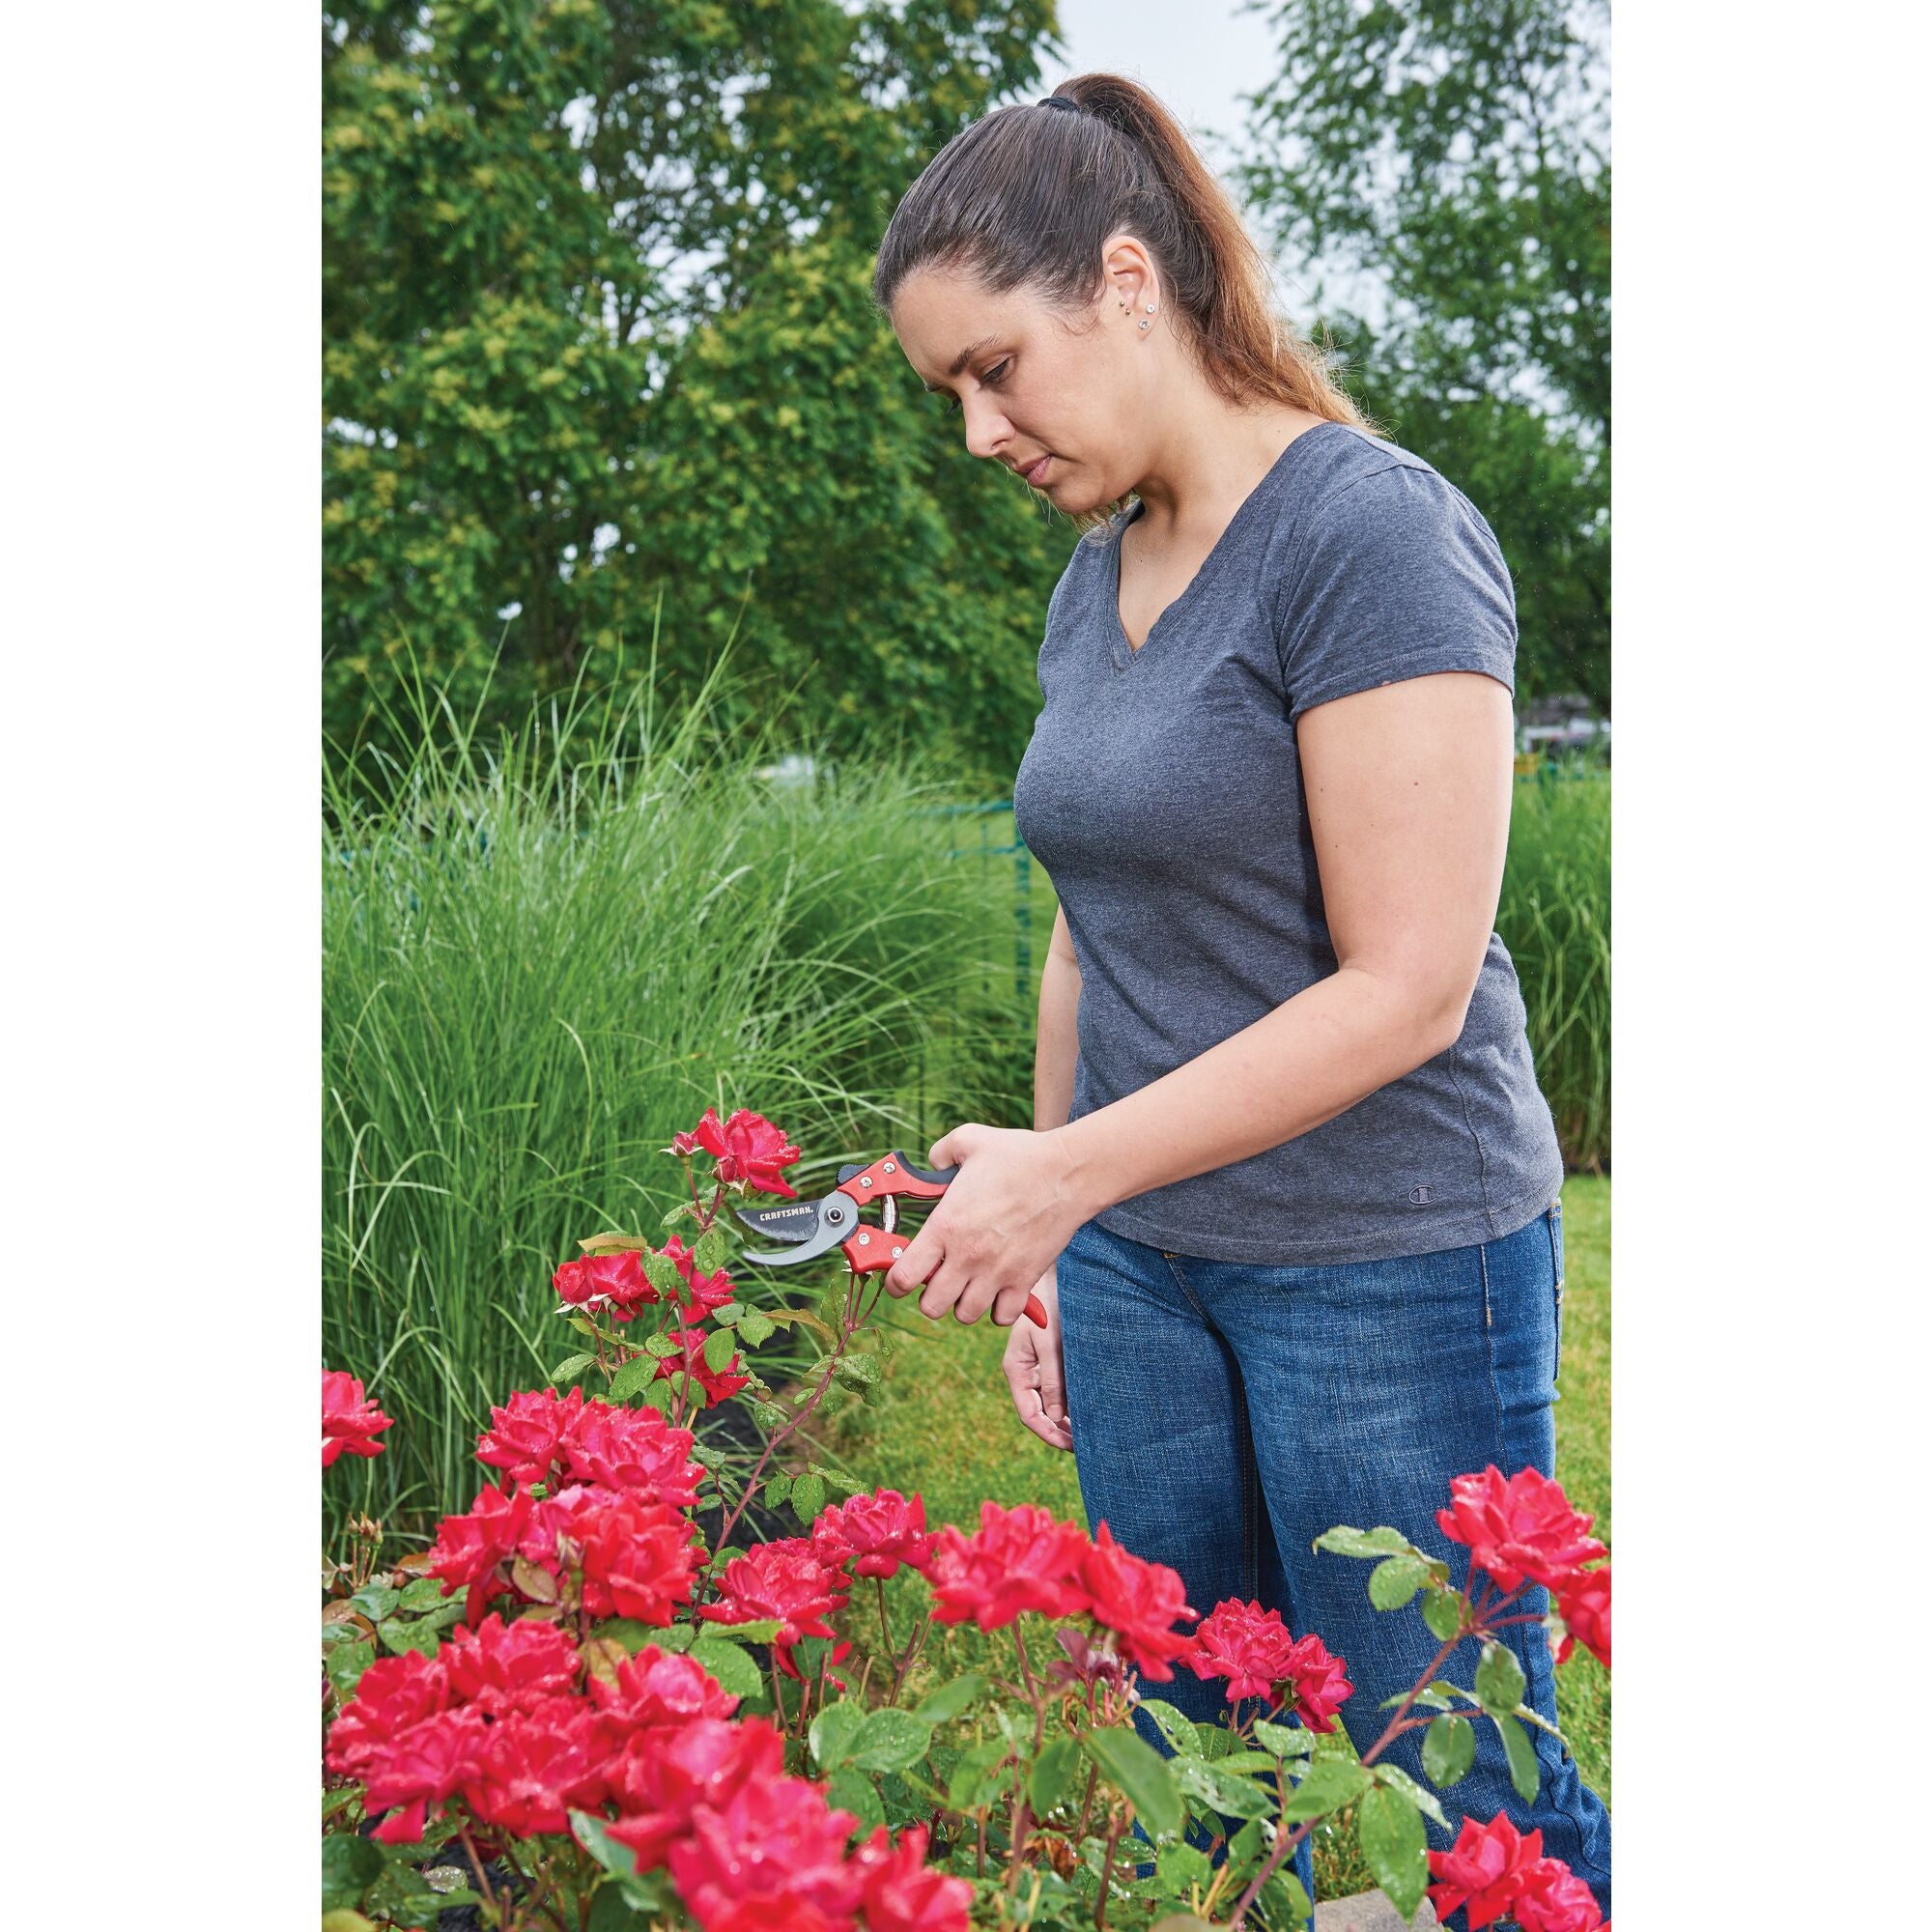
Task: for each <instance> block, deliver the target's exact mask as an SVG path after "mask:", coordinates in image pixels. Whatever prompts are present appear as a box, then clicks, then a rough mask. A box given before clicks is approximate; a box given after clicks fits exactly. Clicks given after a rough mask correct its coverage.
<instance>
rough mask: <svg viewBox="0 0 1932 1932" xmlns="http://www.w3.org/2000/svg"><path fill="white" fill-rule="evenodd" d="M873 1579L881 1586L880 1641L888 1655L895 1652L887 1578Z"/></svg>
mask: <svg viewBox="0 0 1932 1932" xmlns="http://www.w3.org/2000/svg"><path fill="white" fill-rule="evenodd" d="M872 1581H873V1582H875V1583H876V1584H877V1585H878V1586H879V1641H880V1642H881V1643H883V1644H884V1645H885V1647H886V1655H887V1656H888V1657H890V1656H891V1655H892V1654H893V1627H892V1625H891V1623H890V1622H889V1621H888V1620H887V1617H886V1579H885V1578H884V1577H873V1578H872Z"/></svg>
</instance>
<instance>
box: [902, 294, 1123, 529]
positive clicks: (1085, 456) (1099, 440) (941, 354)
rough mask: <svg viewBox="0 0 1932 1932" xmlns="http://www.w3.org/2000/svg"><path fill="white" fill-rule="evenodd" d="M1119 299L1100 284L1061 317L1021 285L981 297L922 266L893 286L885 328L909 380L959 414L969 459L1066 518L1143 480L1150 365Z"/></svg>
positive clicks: (1117, 495) (1105, 501)
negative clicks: (1020, 480)
mask: <svg viewBox="0 0 1932 1932" xmlns="http://www.w3.org/2000/svg"><path fill="white" fill-rule="evenodd" d="M1131 295H1132V291H1131V289H1128V288H1122V289H1120V290H1116V289H1115V288H1113V286H1112V284H1111V283H1110V284H1109V285H1108V286H1107V287H1106V289H1105V290H1104V291H1103V293H1102V294H1101V295H1100V296H1099V297H1098V298H1096V300H1095V301H1094V305H1093V307H1092V308H1091V309H1090V310H1089V311H1088V312H1087V313H1086V314H1085V315H1074V316H1070V317H1069V316H1066V315H1065V314H1062V313H1060V312H1057V311H1055V310H1052V309H1049V308H1048V307H1046V306H1045V305H1044V304H1043V303H1042V302H1041V301H1040V299H1039V298H1038V297H1037V296H1036V295H1034V294H1032V293H1030V292H1029V291H1028V290H1026V289H1023V288H1021V289H1014V290H1011V291H1010V292H1009V293H1008V294H1006V295H1002V296H996V295H990V294H988V293H987V291H986V290H985V288H984V287H983V286H982V285H981V284H980V282H979V281H978V280H977V279H975V278H973V277H972V276H970V275H968V274H965V273H963V272H960V271H952V272H947V271H944V270H938V269H922V270H917V271H915V272H914V273H913V274H910V275H908V276H907V277H906V279H905V280H904V281H903V282H902V283H901V284H900V285H899V292H898V297H897V299H896V300H895V302H894V303H893V309H892V317H893V331H894V333H895V335H896V336H897V337H898V341H899V347H900V348H901V349H902V350H903V351H904V352H905V356H906V360H907V361H909V362H910V363H911V364H912V366H913V368H914V370H915V371H916V372H917V373H918V375H919V377H920V379H921V381H922V382H923V383H924V384H925V386H926V387H927V388H928V389H931V390H934V391H935V392H936V393H938V394H940V395H942V396H945V397H947V398H948V399H949V404H948V406H949V408H951V409H953V410H956V411H957V412H959V413H960V415H961V416H962V417H963V419H964V424H965V430H966V447H967V449H968V450H969V451H970V452H971V453H972V454H973V455H975V456H983V457H987V458H990V459H991V460H992V461H993V462H995V463H1002V464H1005V465H1006V466H1007V468H1009V469H1012V470H1013V471H1014V472H1015V473H1016V474H1018V475H1020V476H1022V477H1024V478H1025V479H1026V481H1027V482H1029V483H1030V484H1031V485H1032V486H1033V487H1034V488H1035V489H1037V490H1038V491H1040V492H1041V493H1042V494H1043V495H1044V496H1046V497H1048V498H1050V499H1051V501H1052V503H1053V505H1054V507H1055V508H1056V509H1059V510H1063V511H1065V513H1066V514H1067V515H1069V516H1078V515H1080V514H1082V513H1083V512H1085V511H1089V510H1093V509H1095V508H1098V507H1099V506H1101V505H1102V504H1106V503H1111V502H1115V501H1117V500H1118V499H1119V498H1121V497H1124V496H1125V495H1127V493H1128V492H1129V491H1130V490H1131V489H1132V488H1133V486H1134V484H1135V482H1136V481H1137V480H1138V478H1139V476H1140V475H1141V474H1142V473H1143V469H1144V465H1143V463H1142V457H1143V455H1144V452H1145V450H1146V448H1147V437H1148V427H1147V426H1148V424H1149V421H1150V420H1151V418H1150V413H1149V409H1150V405H1151V395H1150V394H1149V393H1148V385H1149V384H1150V382H1151V377H1152V375H1153V362H1154V357H1153V356H1151V355H1149V354H1148V353H1147V351H1148V350H1149V349H1150V348H1151V347H1152V345H1151V344H1145V343H1142V342H1140V341H1139V340H1138V338H1139V337H1141V336H1142V335H1143V333H1144V331H1143V330H1141V329H1139V328H1137V327H1134V324H1133V320H1132V317H1131V315H1130V314H1127V313H1122V310H1121V307H1120V303H1121V301H1122V299H1130V298H1131ZM1110 317H1111V318H1112V320H1114V321H1115V322H1117V323H1118V324H1119V325H1120V327H1118V329H1116V328H1110V327H1107V323H1108V320H1109V318H1110ZM1137 349H1138V350H1139V351H1140V352H1141V353H1140V354H1139V355H1136V354H1135V351H1136V350H1137ZM1042 459H1044V461H1043V462H1042Z"/></svg>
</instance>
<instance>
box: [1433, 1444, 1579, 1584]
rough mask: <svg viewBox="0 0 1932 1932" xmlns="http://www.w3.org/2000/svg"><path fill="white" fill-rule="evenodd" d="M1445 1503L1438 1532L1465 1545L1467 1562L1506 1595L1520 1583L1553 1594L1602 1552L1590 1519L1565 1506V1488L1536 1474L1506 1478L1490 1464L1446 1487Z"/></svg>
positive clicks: (1534, 1471)
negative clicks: (1527, 1580) (1527, 1582)
mask: <svg viewBox="0 0 1932 1932" xmlns="http://www.w3.org/2000/svg"><path fill="white" fill-rule="evenodd" d="M1449 1497H1450V1505H1449V1507H1448V1508H1447V1509H1442V1510H1437V1511H1436V1512H1435V1520H1436V1523H1437V1525H1438V1526H1439V1527H1440V1529H1441V1531H1442V1534H1443V1535H1444V1536H1446V1537H1449V1538H1450V1539H1451V1540H1452V1541H1454V1542H1456V1543H1466V1544H1467V1545H1468V1546H1469V1561H1470V1562H1471V1563H1472V1564H1474V1565H1475V1566H1476V1567H1477V1568H1478V1569H1480V1570H1486V1571H1488V1572H1489V1574H1490V1575H1491V1576H1492V1577H1494V1578H1495V1579H1496V1581H1497V1582H1498V1583H1499V1584H1500V1585H1501V1586H1502V1587H1503V1588H1504V1589H1505V1590H1518V1589H1520V1588H1521V1587H1522V1583H1523V1579H1524V1578H1525V1577H1528V1578H1530V1579H1531V1580H1533V1581H1535V1582H1538V1583H1544V1584H1548V1586H1549V1588H1551V1589H1552V1590H1553V1589H1555V1588H1557V1586H1558V1585H1559V1584H1561V1583H1563V1582H1565V1581H1567V1580H1568V1579H1569V1578H1570V1577H1571V1576H1572V1575H1573V1574H1574V1573H1575V1572H1576V1571H1577V1570H1578V1569H1580V1568H1581V1566H1582V1565H1583V1564H1585V1563H1588V1562H1590V1561H1592V1560H1593V1559H1594V1558H1596V1557H1599V1556H1602V1555H1604V1554H1605V1548H1604V1546H1603V1545H1602V1544H1601V1543H1599V1542H1598V1541H1597V1540H1596V1539H1595V1538H1594V1537H1592V1536H1590V1535H1587V1534H1586V1532H1587V1531H1588V1529H1589V1527H1590V1525H1591V1523H1592V1522H1594V1521H1595V1520H1596V1519H1595V1518H1594V1517H1591V1516H1586V1515H1584V1514H1583V1512H1582V1511H1580V1510H1576V1509H1573V1508H1571V1506H1570V1498H1569V1497H1568V1496H1566V1495H1565V1494H1564V1493H1563V1486H1562V1485H1561V1484H1560V1483H1556V1482H1552V1481H1551V1480H1550V1479H1549V1478H1548V1476H1545V1475H1544V1474H1543V1473H1542V1472H1541V1471H1540V1470H1537V1469H1519V1470H1518V1471H1517V1473H1516V1474H1515V1475H1514V1476H1511V1477H1509V1478H1508V1479H1507V1480H1505V1478H1504V1476H1503V1472H1502V1471H1501V1470H1500V1469H1498V1468H1497V1467H1496V1465H1495V1464H1494V1463H1491V1464H1490V1465H1489V1466H1488V1467H1487V1468H1486V1469H1485V1470H1484V1471H1483V1472H1482V1474H1481V1475H1479V1476H1458V1477H1456V1478H1455V1480H1454V1481H1453V1482H1451V1483H1450V1485H1449Z"/></svg>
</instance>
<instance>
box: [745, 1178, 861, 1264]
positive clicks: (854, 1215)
mask: <svg viewBox="0 0 1932 1932" xmlns="http://www.w3.org/2000/svg"><path fill="white" fill-rule="evenodd" d="M731 1211H732V1212H733V1213H734V1214H736V1215H737V1217H738V1218H739V1220H741V1221H742V1222H744V1224H745V1225H746V1226H747V1227H748V1228H752V1229H754V1230H755V1231H756V1232H757V1233H758V1234H760V1235H763V1236H765V1238H766V1239H767V1240H774V1241H788V1242H790V1243H791V1245H790V1246H789V1247H785V1248H781V1249H777V1250H775V1251H774V1252H773V1253H771V1254H766V1255H753V1254H747V1255H741V1256H740V1257H739V1259H740V1260H741V1261H747V1262H755V1263H757V1264H758V1265H760V1266H761V1267H790V1266H792V1265H794V1264H797V1263H799V1262H811V1261H816V1260H817V1259H818V1258H819V1256H820V1255H827V1254H830V1253H831V1252H832V1250H833V1249H834V1248H836V1247H838V1245H839V1244H840V1243H841V1242H843V1241H849V1240H850V1239H851V1238H852V1236H854V1235H856V1234H857V1233H858V1232H859V1228H860V1225H861V1224H860V1220H859V1204H858V1203H857V1202H856V1201H854V1200H853V1199H852V1197H851V1196H850V1195H849V1194H840V1193H839V1192H838V1191H837V1190H836V1189H835V1190H834V1191H833V1192H832V1193H830V1194H827V1195H825V1196H824V1197H823V1198H822V1199H820V1200H817V1201H788V1202H786V1203H785V1204H784V1205H783V1206H782V1207H779V1208H739V1207H735V1206H734V1207H733V1208H732V1210H731Z"/></svg>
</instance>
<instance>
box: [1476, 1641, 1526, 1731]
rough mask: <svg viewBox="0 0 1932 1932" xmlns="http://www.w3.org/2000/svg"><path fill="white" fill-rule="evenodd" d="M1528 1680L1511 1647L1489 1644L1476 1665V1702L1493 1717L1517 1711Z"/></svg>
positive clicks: (1484, 1647) (1485, 1646)
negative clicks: (1480, 1660)
mask: <svg viewBox="0 0 1932 1932" xmlns="http://www.w3.org/2000/svg"><path fill="white" fill-rule="evenodd" d="M1523 1685H1524V1679H1523V1674H1522V1665H1521V1664H1520V1663H1519V1662H1517V1658H1516V1652H1515V1651H1513V1650H1511V1649H1510V1648H1509V1646H1508V1645H1507V1644H1501V1643H1486V1644H1485V1645H1484V1646H1483V1661H1482V1662H1480V1663H1479V1664H1477V1665H1476V1701H1477V1703H1479V1704H1480V1705H1482V1707H1483V1709H1484V1710H1485V1711H1487V1712H1488V1713H1489V1714H1490V1716H1491V1717H1492V1718H1494V1717H1500V1716H1504V1715H1506V1714H1508V1713H1510V1712H1513V1711H1514V1710H1515V1709H1516V1707H1517V1706H1518V1705H1519V1704H1520V1703H1521V1702H1522V1692H1523Z"/></svg>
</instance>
